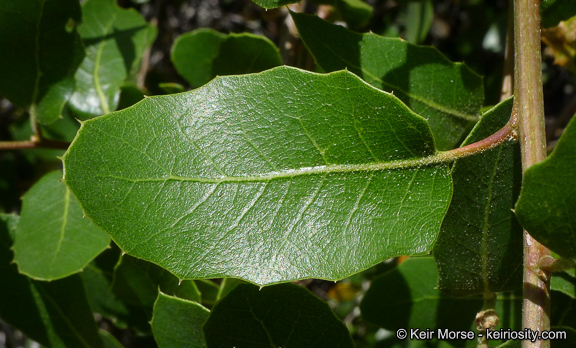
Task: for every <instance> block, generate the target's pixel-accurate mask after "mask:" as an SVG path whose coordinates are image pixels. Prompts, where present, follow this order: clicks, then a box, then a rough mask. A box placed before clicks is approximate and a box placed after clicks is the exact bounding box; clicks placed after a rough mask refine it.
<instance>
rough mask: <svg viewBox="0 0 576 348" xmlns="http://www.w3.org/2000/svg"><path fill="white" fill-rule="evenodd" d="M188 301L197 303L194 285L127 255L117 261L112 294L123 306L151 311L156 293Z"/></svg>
mask: <svg viewBox="0 0 576 348" xmlns="http://www.w3.org/2000/svg"><path fill="white" fill-rule="evenodd" d="M159 290H161V291H162V292H164V293H166V294H168V295H175V296H178V297H180V298H183V299H187V300H190V301H196V302H199V301H200V292H199V291H198V288H197V287H196V285H195V284H194V282H193V281H190V280H183V281H182V282H180V281H179V280H178V278H176V277H175V276H174V275H172V274H171V273H170V272H168V271H166V270H165V269H163V268H161V267H158V266H156V265H154V264H152V263H150V262H146V261H143V260H138V259H136V258H133V257H131V256H128V255H123V256H122V257H121V258H120V261H119V263H118V265H116V268H115V270H114V282H113V285H112V291H113V292H114V294H116V296H117V297H118V299H120V300H122V301H124V302H125V303H128V304H131V305H135V306H139V307H144V308H146V309H150V313H151V310H152V306H153V305H154V302H155V301H156V298H157V297H158V291H159Z"/></svg>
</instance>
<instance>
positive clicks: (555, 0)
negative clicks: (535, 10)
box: [540, 0, 576, 28]
mask: <svg viewBox="0 0 576 348" xmlns="http://www.w3.org/2000/svg"><path fill="white" fill-rule="evenodd" d="M540 16H541V24H542V27H543V28H550V27H555V26H557V25H558V24H560V22H561V21H565V20H567V19H570V18H572V17H574V16H576V2H575V1H573V0H546V1H540Z"/></svg>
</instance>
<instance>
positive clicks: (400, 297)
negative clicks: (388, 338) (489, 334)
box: [360, 257, 522, 348]
mask: <svg viewBox="0 0 576 348" xmlns="http://www.w3.org/2000/svg"><path fill="white" fill-rule="evenodd" d="M437 282H438V271H437V269H436V264H435V262H434V259H433V258H432V257H417V258H410V259H408V260H407V261H405V262H404V263H402V264H401V265H400V266H398V267H397V268H396V269H394V270H392V271H390V272H388V273H386V274H383V275H382V276H380V277H378V278H376V279H375V280H374V281H372V284H371V286H370V288H369V289H368V291H367V292H366V294H365V295H364V298H363V299H362V302H361V303H360V310H361V313H362V317H363V318H364V319H365V320H367V321H369V322H372V323H374V324H377V325H379V326H381V327H382V328H384V329H386V330H391V331H394V334H395V331H396V330H398V329H406V330H408V332H410V329H421V330H424V331H425V330H426V329H431V330H434V332H435V333H436V332H437V331H436V329H442V330H445V329H449V330H450V331H474V332H475V333H476V332H477V330H476V324H475V322H474V321H475V318H476V313H478V312H479V311H480V310H481V308H482V305H483V302H484V301H483V298H482V297H480V296H469V297H451V296H448V295H447V294H444V293H442V292H441V291H440V290H439V289H436V283H437ZM521 309H522V295H521V294H520V293H519V294H514V293H504V294H500V295H499V297H498V300H497V303H496V312H497V314H498V316H499V317H500V324H499V325H498V326H497V328H496V329H500V328H505V329H506V328H511V329H513V330H518V329H520V327H521V325H522V324H521ZM434 338H438V336H437V335H436V334H435V335H434ZM446 342H447V343H449V344H450V345H452V346H454V347H470V348H472V347H476V345H477V341H476V340H448V341H446ZM492 343H497V342H492ZM416 346H419V345H418V344H416Z"/></svg>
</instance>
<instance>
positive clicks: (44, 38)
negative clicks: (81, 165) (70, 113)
mask: <svg viewBox="0 0 576 348" xmlns="http://www.w3.org/2000/svg"><path fill="white" fill-rule="evenodd" d="M80 21H81V13H80V5H79V3H78V2H77V1H74V0H58V1H46V0H31V1H27V2H25V3H24V2H21V1H2V2H1V3H0V22H1V23H3V25H2V26H1V27H0V44H1V45H2V47H4V52H3V54H2V55H0V94H2V95H3V96H5V97H6V98H8V99H10V100H11V101H12V102H13V103H14V104H15V105H18V106H20V107H25V108H29V109H30V112H31V114H32V115H33V116H34V117H36V119H37V120H38V121H39V122H40V123H42V124H50V123H53V122H55V121H56V120H57V119H58V117H59V116H60V113H61V111H62V108H63V107H64V104H65V103H66V101H67V100H68V98H70V96H71V94H72V92H73V90H74V85H75V82H74V72H75V70H76V68H77V67H78V65H79V64H80V62H81V60H82V57H83V56H84V51H83V48H82V44H81V40H80V36H79V35H78V33H77V31H76V28H75V25H76V24H75V23H79V22H80Z"/></svg>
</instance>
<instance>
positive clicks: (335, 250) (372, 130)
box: [64, 67, 451, 284]
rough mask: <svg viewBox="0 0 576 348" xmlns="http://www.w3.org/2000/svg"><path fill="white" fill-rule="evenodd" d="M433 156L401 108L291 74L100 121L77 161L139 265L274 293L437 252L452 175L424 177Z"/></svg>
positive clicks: (342, 85)
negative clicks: (279, 285) (279, 286)
mask: <svg viewBox="0 0 576 348" xmlns="http://www.w3.org/2000/svg"><path fill="white" fill-rule="evenodd" d="M435 153H436V152H435V150H434V148H433V139H432V135H431V133H430V129H429V127H428V125H427V124H426V122H425V120H424V119H422V118H421V117H419V116H417V115H415V114H413V113H412V112H411V111H410V110H409V109H407V108H406V107H405V106H404V104H402V103H401V102H400V101H399V100H398V99H397V98H395V97H394V96H392V95H390V94H388V93H384V92H382V91H379V90H377V89H375V88H373V87H371V86H369V85H367V84H365V83H364V82H363V81H361V80H360V79H358V78H357V77H356V76H355V75H353V74H351V73H349V72H345V71H343V72H337V73H332V74H328V75H319V74H314V73H310V72H305V71H302V70H298V69H294V68H288V67H281V68H275V69H272V70H269V71H266V72H263V73H260V74H254V75H246V76H234V77H233V76H229V77H223V78H219V79H216V80H215V81H214V82H212V83H210V84H209V85H207V86H205V87H203V88H200V89H198V90H196V91H192V92H190V93H186V94H177V95H168V96H161V97H150V98H147V99H145V100H144V101H143V102H140V103H139V104H137V105H136V106H134V107H132V108H129V109H126V110H124V111H120V112H117V113H114V114H111V115H109V116H106V117H99V118H97V119H94V120H90V121H86V122H85V123H84V124H83V126H82V129H81V130H80V132H79V135H78V136H77V137H76V140H75V142H74V143H73V144H72V145H71V147H70V148H69V151H68V153H67V154H66V155H65V160H64V163H65V168H66V182H67V184H68V185H69V187H70V188H71V189H72V191H73V192H74V193H75V194H76V195H77V197H79V200H80V201H81V202H82V203H81V204H82V206H83V208H84V210H85V212H86V214H87V215H88V216H89V217H91V218H92V219H93V220H94V221H95V222H96V223H97V224H98V225H100V226H102V227H103V228H104V229H106V230H107V231H108V232H109V233H111V235H113V238H114V240H115V242H117V243H118V245H119V246H120V248H121V249H122V250H124V251H126V252H127V253H129V254H131V255H134V256H136V257H139V258H142V259H144V260H149V261H152V262H154V263H156V264H158V265H161V266H162V267H165V268H166V269H168V270H170V271H171V272H172V273H174V274H175V275H177V276H178V277H179V278H181V279H197V278H214V277H225V276H231V277H236V278H242V279H245V280H248V281H250V282H254V283H258V284H270V283H276V282H283V281H288V280H293V279H301V278H309V277H316V278H323V279H333V280H334V279H341V278H344V277H346V276H348V275H350V274H352V273H356V272H358V271H360V270H363V269H366V268H368V267H370V266H372V265H374V264H376V263H378V262H380V261H382V260H385V259H387V258H389V257H392V256H397V255H405V254H423V253H427V252H429V251H430V249H431V248H432V244H433V243H434V242H435V240H436V236H437V233H438V230H439V228H440V223H441V220H442V217H443V216H444V214H445V212H446V210H447V208H448V204H449V200H450V197H451V179H450V176H449V173H448V168H447V166H446V165H445V164H435V165H428V166H422V165H423V164H424V163H423V162H422V158H423V157H427V156H432V155H434V154H435ZM94 183H97V184H96V185H94ZM406 231H411V232H412V233H406ZM174 260H178V262H174Z"/></svg>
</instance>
